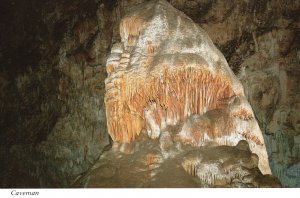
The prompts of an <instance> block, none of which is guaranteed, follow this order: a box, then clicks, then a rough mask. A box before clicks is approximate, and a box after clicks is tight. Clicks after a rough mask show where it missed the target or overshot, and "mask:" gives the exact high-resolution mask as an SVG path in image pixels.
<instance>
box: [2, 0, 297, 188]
mask: <svg viewBox="0 0 300 198" xmlns="http://www.w3.org/2000/svg"><path fill="white" fill-rule="evenodd" d="M140 2H143V0H119V1H117V0H112V1H110V0H95V1H91V0H84V1H79V0H75V1H71V0H65V1H56V0H55V1H53V0H52V1H49V0H42V1H38V0H33V1H30V2H28V1H14V0H12V1H9V0H5V1H4V2H3V3H2V5H3V7H2V10H1V12H0V14H1V17H0V19H1V22H0V27H1V29H2V30H5V31H1V33H0V41H1V45H0V65H1V69H0V82H1V83H0V129H1V131H0V141H1V149H0V150H1V154H0V158H1V159H0V161H1V167H2V168H1V171H2V173H1V175H3V176H4V177H3V178H4V179H3V180H2V181H1V186H3V187H15V186H18V187H26V186H30V187H32V186H34V187H40V186H42V187H66V186H69V185H70V184H71V183H72V181H73V180H74V179H75V178H76V177H77V176H78V175H79V174H80V173H83V172H84V171H86V170H87V169H88V168H89V167H90V166H91V164H93V163H94V162H95V160H96V159H97V157H98V156H99V155H100V154H101V152H102V150H103V147H104V146H105V145H108V144H109V140H108V135H107V132H106V120H105V113H104V112H105V110H104V106H103V95H104V78H105V77H106V71H105V61H106V57H107V54H108V52H109V50H110V47H111V46H112V44H114V43H116V42H119V40H120V36H119V34H118V32H119V31H117V30H118V26H119V20H120V18H121V17H122V16H124V14H125V13H126V11H127V10H128V8H130V7H131V6H132V5H134V4H138V3H140ZM169 2H170V3H171V4H172V5H173V6H174V7H176V8H177V9H179V10H181V11H183V12H184V13H185V14H186V15H188V16H189V17H191V18H192V19H193V20H194V21H195V22H196V23H198V24H199V25H200V26H201V27H202V28H203V29H204V30H205V31H206V32H207V33H208V34H209V36H210V38H211V39H212V41H213V42H214V43H215V45H216V46H218V48H219V49H220V50H221V52H222V53H223V54H224V55H225V57H226V59H227V61H228V63H229V66H230V67H231V68H232V70H233V71H234V72H235V74H236V75H237V76H238V77H239V79H240V80H241V82H242V84H243V85H244V89H245V93H246V96H247V97H248V100H249V101H250V103H251V105H252V107H253V109H254V112H255V114H256V117H257V120H258V121H259V124H260V127H261V129H262V131H263V133H264V134H265V141H266V145H267V149H268V153H269V156H270V163H271V168H272V171H273V174H275V175H276V176H278V177H279V178H280V180H281V182H282V183H283V185H284V186H293V187H299V186H300V183H299V181H300V179H299V178H300V149H299V148H300V127H299V126H300V124H299V122H300V116H299V115H300V114H299V108H300V101H299V93H300V88H299V85H298V80H297V79H298V78H299V75H300V70H299V64H300V51H299V47H300V46H299V45H300V44H299V43H300V38H299V35H300V34H299V31H300V22H299V13H300V2H299V1H297V0H294V1H288V2H287V1H283V0H254V1H246V0H245V1H239V0H234V1H224V0H223V1H221V0H213V1H208V0H185V1H182V0H170V1H169Z"/></svg>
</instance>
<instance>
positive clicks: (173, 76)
mask: <svg viewBox="0 0 300 198" xmlns="http://www.w3.org/2000/svg"><path fill="white" fill-rule="evenodd" d="M199 68H201V67H199ZM120 82H121V83H119V89H120V90H123V91H119V92H117V94H115V95H114V97H115V100H113V101H112V100H110V101H109V100H106V109H107V114H108V115H107V116H108V117H109V118H108V131H109V133H110V135H111V137H112V138H113V140H114V141H119V142H131V141H133V140H134V139H135V138H136V137H137V135H138V134H139V133H140V131H141V130H142V129H143V128H147V129H148V131H151V132H150V133H154V134H152V135H151V137H153V138H155V137H158V135H159V132H160V130H162V129H163V128H164V127H166V126H168V125H175V124H177V123H178V122H179V121H183V120H184V119H185V118H187V117H188V116H190V115H194V114H200V115H201V114H203V113H205V112H207V111H209V110H212V109H216V108H220V107H221V106H222V105H223V101H224V99H226V98H229V97H231V96H233V95H234V93H233V91H232V89H231V87H230V83H229V81H228V80H227V79H223V78H222V77H220V76H219V75H213V74H211V73H210V72H208V71H205V70H203V69H197V68H187V69H181V70H175V71H170V70H168V69H166V70H165V71H164V72H163V73H162V74H161V75H152V76H149V77H148V78H147V79H140V80H139V78H133V77H131V76H126V75H125V74H124V75H123V76H122V80H121V81H120ZM107 95H109V93H108V94H107Z"/></svg>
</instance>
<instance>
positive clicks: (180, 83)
mask: <svg viewBox="0 0 300 198" xmlns="http://www.w3.org/2000/svg"><path fill="white" fill-rule="evenodd" d="M120 35H121V42H120V43H116V44H115V45H114V46H113V47H112V49H111V54H110V56H109V58H108V60H107V65H106V68H107V73H108V77H107V79H106V80H105V88H106V94H105V104H106V116H107V125H108V131H109V134H110V135H111V137H112V139H113V140H114V141H116V142H120V143H130V142H133V141H135V140H136V138H137V137H138V136H139V134H140V132H141V131H142V130H143V129H146V130H147V133H148V136H149V137H150V138H153V139H156V138H159V137H160V136H161V134H162V133H163V132H164V131H166V130H167V129H168V128H169V127H170V126H178V125H180V126H181V130H179V132H178V133H177V134H176V138H175V139H176V140H177V141H179V142H181V143H183V144H189V145H192V146H195V147H199V146H203V145H205V144H206V143H215V144H218V145H228V146H234V145H237V143H238V142H239V141H240V140H246V141H247V142H248V143H249V147H250V150H251V152H253V153H255V154H256V155H257V156H258V158H259V161H258V167H259V169H260V170H261V171H262V173H263V174H269V173H270V168H269V163H268V156H267V153H266V148H265V144H264V139H263V137H262V133H261V131H260V128H259V126H258V124H257V122H256V120H255V118H254V114H253V111H252V108H251V106H250V105H249V103H248V102H247V100H246V98H245V95H244V91H243V87H242V85H241V83H240V82H239V81H238V80H237V78H236V77H235V76H234V74H233V73H232V71H231V70H230V68H229V66H228V64H227V62H226V60H225V58H224V56H223V55H222V54H221V53H220V52H219V51H218V49H217V48H216V47H215V46H214V45H213V43H212V41H211V40H210V38H209V37H208V35H207V34H206V33H205V32H204V31H203V30H202V29H201V28H200V27H198V26H197V25H196V24H195V23H194V22H193V21H192V20H191V19H189V18H188V17H187V16H185V15H184V14H183V13H182V12H179V11H177V10H176V9H174V8H173V7H172V6H171V5H169V4H168V3H167V2H165V1H151V2H149V3H147V4H143V5H140V6H137V7H134V8H132V10H131V11H130V12H129V14H128V15H126V16H125V17H124V18H123V19H122V21H121V23H120ZM150 158H151V157H150ZM150 158H149V159H150ZM151 160H152V158H151V159H150V161H151Z"/></svg>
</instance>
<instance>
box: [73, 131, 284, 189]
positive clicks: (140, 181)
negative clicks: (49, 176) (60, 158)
mask: <svg viewBox="0 0 300 198" xmlns="http://www.w3.org/2000/svg"><path fill="white" fill-rule="evenodd" d="M174 131H176V130H174ZM164 133H167V134H168V135H166V134H165V137H166V136H168V137H169V138H168V139H169V142H168V144H166V139H165V138H162V137H161V138H160V139H159V141H157V140H153V139H151V138H149V137H148V135H147V134H146V131H144V132H142V134H140V135H139V137H138V138H137V139H136V140H135V141H134V142H133V143H131V144H128V143H114V145H113V147H112V149H111V150H109V151H108V152H105V153H104V154H103V155H102V156H101V158H100V160H99V161H98V162H97V163H96V164H95V165H94V166H93V167H92V168H91V169H90V170H89V171H88V172H87V173H85V174H84V175H82V176H81V177H80V178H78V179H77V181H76V182H75V183H74V184H73V187H85V188H126V187H127V188H150V187H156V188H162V187H163V188H166V187H170V188H175V187H176V188H180V187H181V188H182V187H186V188H187V187H190V188H191V187H193V188H196V187H243V188H246V187H281V184H280V182H279V181H278V179H277V178H275V177H273V176H272V175H263V174H262V173H261V172H260V170H259V169H258V167H257V165H258V156H257V155H256V154H253V153H251V152H250V149H249V145H248V143H247V142H246V141H240V142H239V143H238V145H237V146H213V145H207V146H204V147H201V148H195V147H193V146H190V145H184V144H181V143H180V142H178V141H176V138H175V134H173V133H169V132H164Z"/></svg>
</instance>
